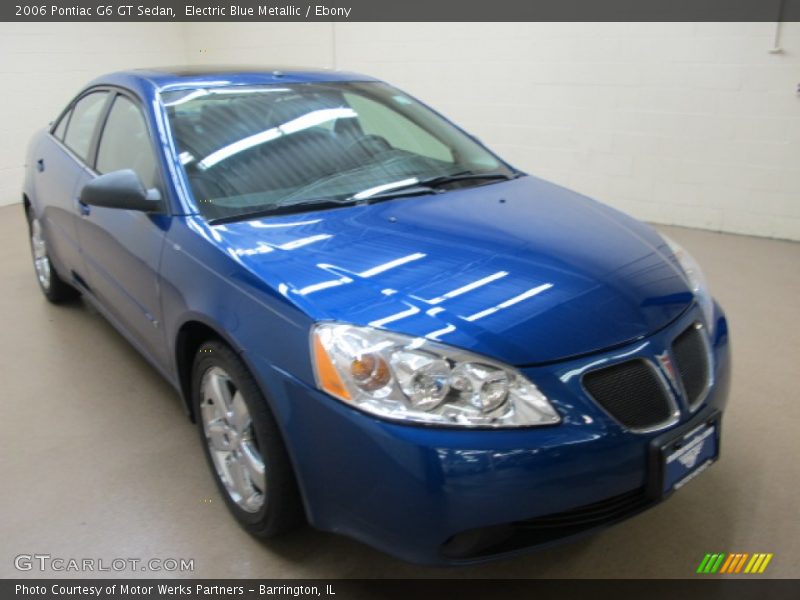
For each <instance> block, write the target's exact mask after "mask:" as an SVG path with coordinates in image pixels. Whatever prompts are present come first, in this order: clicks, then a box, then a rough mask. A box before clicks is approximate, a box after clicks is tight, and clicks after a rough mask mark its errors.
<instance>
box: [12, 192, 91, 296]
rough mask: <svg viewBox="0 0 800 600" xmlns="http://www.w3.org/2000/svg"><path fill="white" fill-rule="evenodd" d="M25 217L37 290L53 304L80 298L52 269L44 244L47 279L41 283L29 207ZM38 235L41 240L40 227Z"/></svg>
mask: <svg viewBox="0 0 800 600" xmlns="http://www.w3.org/2000/svg"><path fill="white" fill-rule="evenodd" d="M25 217H26V219H27V221H28V240H29V242H30V246H31V258H32V259H33V261H34V272H35V273H36V281H37V282H38V284H39V289H40V290H42V294H44V297H45V298H47V300H49V301H50V302H52V303H53V304H62V303H64V302H70V301H72V300H75V299H76V298H77V297H78V296H80V292H78V290H76V289H75V288H74V287H72V286H71V285H70V284H68V283H67V282H66V281H64V280H63V279H61V277H60V276H59V275H58V272H57V271H56V269H55V267H53V261H51V260H50V255H49V254H47V249H46V246H47V245H46V244H45V256H44V257H43V260H45V261H46V262H47V272H48V274H49V275H48V278H47V280H46V281H43V279H42V277H40V275H39V272H38V270H37V267H36V260H37V258H36V251H35V249H34V241H33V229H34V218H35V217H34V215H33V210H32V209H31V208H30V207H27V208H26V209H25ZM39 227H40V228H39V235H40V237H41V238H42V240H43V239H44V238H43V235H44V234H43V233H42V232H41V226H39Z"/></svg>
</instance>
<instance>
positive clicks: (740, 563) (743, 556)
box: [697, 552, 774, 575]
mask: <svg viewBox="0 0 800 600" xmlns="http://www.w3.org/2000/svg"><path fill="white" fill-rule="evenodd" d="M773 556H774V555H773V554H772V553H771V552H770V553H763V552H756V553H754V554H749V553H747V552H732V553H730V554H726V553H725V552H715V553H708V554H706V555H705V556H704V557H703V560H701V561H700V565H699V566H698V567H697V573H700V574H702V575H714V574H717V573H719V574H720V575H722V574H728V575H730V574H736V573H747V574H750V575H756V574H760V573H763V572H764V571H766V570H767V565H768V564H769V562H770V561H771V560H772V557H773Z"/></svg>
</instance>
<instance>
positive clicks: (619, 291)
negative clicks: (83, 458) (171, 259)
mask: <svg viewBox="0 0 800 600" xmlns="http://www.w3.org/2000/svg"><path fill="white" fill-rule="evenodd" d="M207 227H208V228H209V230H210V231H209V233H211V234H212V235H210V236H209V239H214V240H215V243H217V244H218V245H219V246H221V247H222V249H223V250H224V251H225V252H226V253H228V254H229V255H230V256H232V257H233V258H234V259H235V260H237V261H239V262H240V263H241V265H242V266H244V267H245V268H246V269H247V270H249V271H250V272H251V273H253V274H254V275H255V276H256V277H257V278H258V279H260V280H262V281H264V282H265V283H266V284H267V285H268V286H269V287H271V288H272V289H273V290H276V291H277V292H278V293H280V294H282V295H283V296H285V297H286V298H287V299H288V300H289V301H290V302H292V303H293V304H295V305H296V306H297V307H298V308H300V309H301V310H303V311H304V312H305V313H306V314H308V315H309V316H310V317H311V318H312V319H314V320H331V319H332V320H341V321H346V322H349V323H354V324H358V325H369V326H372V327H379V328H385V329H388V330H391V331H395V332H398V333H405V334H410V335H415V336H424V337H427V338H429V339H433V340H438V341H441V342H443V343H447V344H452V345H455V346H459V347H462V348H466V349H469V350H472V351H475V352H479V353H482V354H485V355H488V356H492V357H494V358H497V359H499V360H503V361H505V362H507V363H510V364H514V365H517V366H521V365H532V364H539V363H543V362H549V361H555V360H559V359H563V358H566V357H573V356H576V355H581V354H586V353H590V352H594V351H598V350H601V349H605V348H609V347H612V346H615V345H619V344H623V343H626V342H630V341H633V340H636V339H638V338H641V337H643V336H646V335H648V334H650V333H652V332H654V331H656V330H658V329H660V328H662V327H664V326H665V325H667V324H668V323H670V322H671V321H672V320H674V319H675V318H677V317H678V316H679V315H680V314H681V313H682V312H683V311H684V310H686V308H687V307H688V306H689V305H690V304H691V303H692V300H693V296H692V293H691V291H690V289H689V287H688V285H687V283H686V281H685V279H684V277H683V275H682V273H681V271H680V269H679V267H678V266H677V265H676V264H674V262H673V260H672V258H671V253H670V252H669V251H668V250H667V249H666V246H665V244H664V242H663V241H662V240H661V238H660V237H659V236H658V235H657V234H656V233H655V231H653V230H652V229H651V228H650V227H649V226H647V225H644V224H642V223H640V222H638V221H635V220H634V219H632V218H630V217H627V216H625V215H623V214H622V213H619V212H617V211H615V210H613V209H611V208H609V207H607V206H605V205H602V204H600V203H598V202H595V201H593V200H591V199H589V198H586V197H584V196H581V195H579V194H576V193H575V192H571V191H569V190H566V189H564V188H561V187H558V186H556V185H553V184H551V183H548V182H545V181H542V180H540V179H537V178H534V177H530V176H525V177H521V178H518V179H515V180H512V181H508V182H501V183H495V184H491V185H484V186H479V187H471V188H467V189H461V190H454V191H448V192H445V193H441V194H436V195H428V196H422V197H413V198H404V199H396V200H392V201H386V202H381V203H376V204H373V205H365V206H351V207H346V208H340V209H331V210H322V211H315V212H310V213H300V214H293V215H281V216H274V217H268V218H261V219H254V220H250V221H242V222H235V223H227V224H220V225H215V226H207Z"/></svg>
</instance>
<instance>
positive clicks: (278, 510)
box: [192, 341, 303, 537]
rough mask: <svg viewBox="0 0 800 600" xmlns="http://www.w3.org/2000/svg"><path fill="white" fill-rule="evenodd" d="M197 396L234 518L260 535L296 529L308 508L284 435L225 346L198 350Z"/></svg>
mask: <svg viewBox="0 0 800 600" xmlns="http://www.w3.org/2000/svg"><path fill="white" fill-rule="evenodd" d="M192 395H193V402H194V414H195V416H196V417H197V421H198V425H199V430H200V437H201V439H202V440H203V448H204V450H205V454H206V458H207V459H208V462H209V465H210V466H211V469H212V471H213V473H214V477H215V479H216V482H217V486H218V487H219V489H220V492H221V493H222V495H223V497H224V498H225V502H226V504H227V505H228V508H229V509H230V511H231V512H232V513H233V515H234V517H236V519H237V520H238V521H239V523H240V524H241V525H242V526H243V527H244V528H245V529H246V530H247V531H249V532H250V533H252V534H254V535H257V536H259V537H272V536H274V535H277V534H279V533H282V532H284V531H287V530H289V529H292V528H294V527H295V526H296V525H297V524H298V523H299V522H300V521H301V520H302V515H303V513H302V505H301V503H300V497H299V493H298V491H297V483H296V481H295V477H294V473H293V470H292V467H291V464H290V462H289V457H288V455H287V452H286V448H285V446H284V444H283V440H282V437H281V433H280V431H279V429H278V426H277V424H276V423H275V418H274V417H273V415H272V413H271V412H270V410H269V407H268V405H267V402H266V399H265V398H264V396H263V394H262V393H261V391H260V389H259V387H258V385H257V384H256V382H255V380H254V379H253V376H252V375H251V374H250V372H249V371H248V370H247V367H246V366H245V365H244V364H243V363H242V361H241V359H240V358H239V357H238V356H237V355H236V353H235V352H233V351H232V350H231V349H230V348H229V347H228V346H226V345H225V344H223V343H222V342H219V341H209V342H206V343H204V344H203V345H202V346H201V347H200V349H199V350H198V352H197V355H196V356H195V361H194V368H193V373H192Z"/></svg>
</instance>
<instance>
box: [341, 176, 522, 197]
mask: <svg viewBox="0 0 800 600" xmlns="http://www.w3.org/2000/svg"><path fill="white" fill-rule="evenodd" d="M519 176H520V175H518V174H516V173H514V174H511V175H506V174H505V173H473V172H472V171H464V172H463V173H454V174H452V175H437V176H436V177H430V178H428V179H422V180H419V181H413V180H412V181H409V182H408V183H407V184H406V185H400V186H397V187H393V188H391V189H388V190H386V191H385V192H378V193H376V194H372V195H370V196H364V197H362V198H359V194H355V195H353V196H350V197H349V198H348V200H360V201H361V203H362V204H372V203H373V202H379V201H381V200H391V199H393V198H403V197H407V196H421V195H423V194H438V193H441V192H443V191H444V190H442V189H439V186H442V185H447V184H448V183H453V182H456V181H469V180H472V179H475V180H484V181H498V180H502V181H508V180H510V179H516V178H517V177H519Z"/></svg>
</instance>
